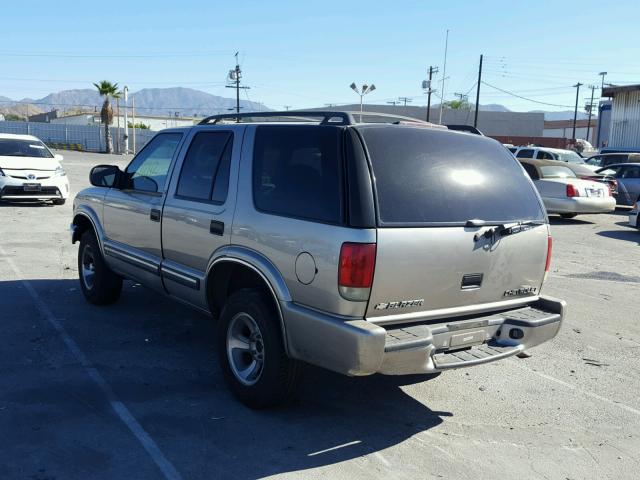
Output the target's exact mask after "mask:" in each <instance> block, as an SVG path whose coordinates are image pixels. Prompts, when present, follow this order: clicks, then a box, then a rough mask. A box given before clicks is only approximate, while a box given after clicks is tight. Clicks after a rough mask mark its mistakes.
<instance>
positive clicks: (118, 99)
mask: <svg viewBox="0 0 640 480" xmlns="http://www.w3.org/2000/svg"><path fill="white" fill-rule="evenodd" d="M116 118H117V119H118V122H117V123H118V136H117V137H116V139H117V141H116V151H117V153H118V155H119V154H121V153H122V149H121V148H120V96H119V95H118V96H117V97H116Z"/></svg>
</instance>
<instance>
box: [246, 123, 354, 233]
mask: <svg viewBox="0 0 640 480" xmlns="http://www.w3.org/2000/svg"><path fill="white" fill-rule="evenodd" d="M296 127H297V128H331V129H336V130H338V131H342V134H341V135H339V137H338V138H339V141H340V145H339V146H338V154H339V155H340V158H339V159H338V162H339V165H338V195H339V199H338V200H339V202H340V207H339V211H340V213H339V219H338V221H337V222H330V221H327V220H321V219H317V218H312V217H304V216H299V215H288V214H285V213H279V212H273V211H270V210H264V209H262V208H260V207H258V205H257V204H256V192H255V188H254V174H255V166H256V148H255V146H256V136H257V133H258V130H259V129H261V128H265V129H268V128H274V129H278V128H281V129H286V128H296ZM344 130H345V127H343V126H338V125H258V126H256V128H255V129H254V133H253V145H252V146H251V175H250V181H251V203H252V204H253V208H254V210H255V211H256V212H259V213H261V214H263V215H271V216H274V217H282V218H290V219H295V220H302V221H305V222H311V223H321V224H323V225H334V226H340V227H344V226H346V225H347V219H346V214H345V210H346V208H347V206H346V200H345V196H346V195H347V191H346V187H345V182H347V178H346V173H345V168H346V167H345V155H344V144H345V140H344Z"/></svg>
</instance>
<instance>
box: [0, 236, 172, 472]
mask: <svg viewBox="0 0 640 480" xmlns="http://www.w3.org/2000/svg"><path fill="white" fill-rule="evenodd" d="M0 255H2V256H3V257H5V260H6V261H7V263H8V264H9V267H11V269H12V270H13V273H15V275H16V277H17V278H22V273H21V272H20V270H19V269H18V267H17V266H16V264H15V263H14V262H13V260H12V259H11V257H9V256H8V255H7V254H6V252H5V251H4V249H3V248H2V247H0ZM20 281H21V282H22V285H23V286H24V288H25V289H26V290H27V292H28V293H29V295H30V296H31V299H32V300H33V302H34V304H35V306H36V308H37V309H38V310H39V311H40V313H41V314H42V316H43V317H44V318H46V319H47V321H48V322H49V323H50V324H51V326H52V327H53V328H54V329H55V330H56V332H58V335H59V336H60V338H61V339H62V341H63V342H64V344H65V345H66V346H67V348H68V349H69V351H70V352H71V353H72V354H73V356H74V357H76V360H77V361H78V362H79V363H80V365H82V367H83V368H84V370H85V371H86V372H87V375H89V377H91V379H92V380H93V381H94V382H95V383H96V385H98V387H100V390H102V393H104V395H105V396H106V397H107V399H108V400H109V404H110V405H111V408H113V411H114V412H115V413H116V415H117V416H118V418H120V420H121V421H122V423H124V424H125V425H126V426H127V428H128V429H129V430H130V431H131V433H133V435H134V436H135V437H136V438H137V439H138V441H139V442H140V443H141V444H142V446H143V448H144V449H145V450H146V451H147V453H148V454H149V456H150V457H151V459H152V460H153V461H154V463H155V464H156V465H157V466H158V468H159V469H160V471H161V472H162V473H163V475H164V477H165V478H166V479H167V480H181V479H182V476H181V475H180V473H178V471H177V470H176V468H175V467H174V466H173V464H171V462H170V461H169V460H167V458H166V457H165V456H164V454H163V453H162V451H161V450H160V448H159V447H158V445H156V443H155V442H154V441H153V440H152V439H151V437H150V436H149V434H148V433H147V432H146V431H145V430H144V428H142V426H141V425H140V424H139V423H138V421H137V420H136V419H135V417H134V416H133V415H132V414H131V412H130V411H129V409H128V408H127V407H126V406H125V405H124V403H122V402H121V401H120V400H119V399H118V397H117V396H116V394H115V393H114V392H113V390H112V388H111V386H110V385H109V384H108V383H107V381H106V380H105V379H104V378H103V377H102V375H100V372H98V370H97V369H96V368H95V367H94V366H93V364H92V363H91V362H90V361H89V359H88V358H87V357H86V355H85V354H84V353H83V352H82V350H80V347H79V346H78V344H77V343H76V342H75V341H74V340H73V338H71V337H70V336H69V334H68V333H67V331H66V330H65V329H64V327H63V326H62V323H60V321H59V320H58V319H57V318H56V317H55V316H54V315H53V312H52V311H51V309H49V307H48V306H47V304H46V303H44V301H42V299H41V298H40V295H38V292H36V290H35V289H34V288H33V286H32V285H31V283H29V281H28V280H20Z"/></svg>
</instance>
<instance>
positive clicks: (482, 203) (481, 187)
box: [358, 126, 544, 226]
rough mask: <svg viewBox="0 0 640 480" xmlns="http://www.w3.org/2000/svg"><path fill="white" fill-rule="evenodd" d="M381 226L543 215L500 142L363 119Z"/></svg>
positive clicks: (540, 217) (529, 186)
mask: <svg viewBox="0 0 640 480" xmlns="http://www.w3.org/2000/svg"><path fill="white" fill-rule="evenodd" d="M358 130H359V131H360V133H361V134H362V136H363V138H364V141H365V144H366V147H367V150H368V152H369V157H370V161H371V165H372V168H373V173H374V176H375V188H376V197H377V198H376V201H377V204H378V220H379V223H380V224H381V225H386V226H411V225H424V224H463V223H465V222H466V221H467V220H471V219H480V220H485V221H488V222H509V221H520V220H543V219H544V212H543V210H542V206H541V204H540V201H539V199H538V196H537V194H536V191H535V189H534V187H533V185H532V183H531V181H530V180H529V178H528V177H527V176H526V173H525V172H524V170H523V169H522V167H521V166H520V164H519V163H518V161H517V160H516V159H515V158H514V157H513V156H512V155H511V154H509V152H508V151H507V150H506V149H505V148H504V147H502V146H501V145H500V144H499V143H497V142H494V141H492V140H489V139H486V138H484V137H480V136H477V135H466V134H456V133H452V132H446V131H441V130H436V129H429V128H411V127H401V126H398V127H394V126H385V127H379V126H363V127H359V128H358Z"/></svg>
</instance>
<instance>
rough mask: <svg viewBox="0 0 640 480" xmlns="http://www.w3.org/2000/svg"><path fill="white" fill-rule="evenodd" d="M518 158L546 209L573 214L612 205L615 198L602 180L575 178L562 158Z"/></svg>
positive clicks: (611, 208) (599, 210) (610, 209)
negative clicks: (558, 160)
mask: <svg viewBox="0 0 640 480" xmlns="http://www.w3.org/2000/svg"><path fill="white" fill-rule="evenodd" d="M519 160H520V163H521V164H522V166H523V167H524V169H525V171H526V172H527V173H528V174H529V176H530V177H531V180H533V183H534V185H535V186H536V188H537V189H538V193H540V196H541V197H542V201H543V202H544V206H545V208H546V209H547V213H555V214H559V215H560V216H561V217H563V218H573V217H575V216H576V215H579V214H587V213H608V212H613V211H614V210H615V209H616V199H615V198H613V197H612V196H611V191H610V189H609V186H608V185H607V184H606V183H603V182H597V181H593V180H584V179H581V178H578V177H577V176H576V174H575V173H574V172H573V170H571V169H570V168H568V167H567V166H566V163H563V162H557V161H554V160H522V159H519Z"/></svg>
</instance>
